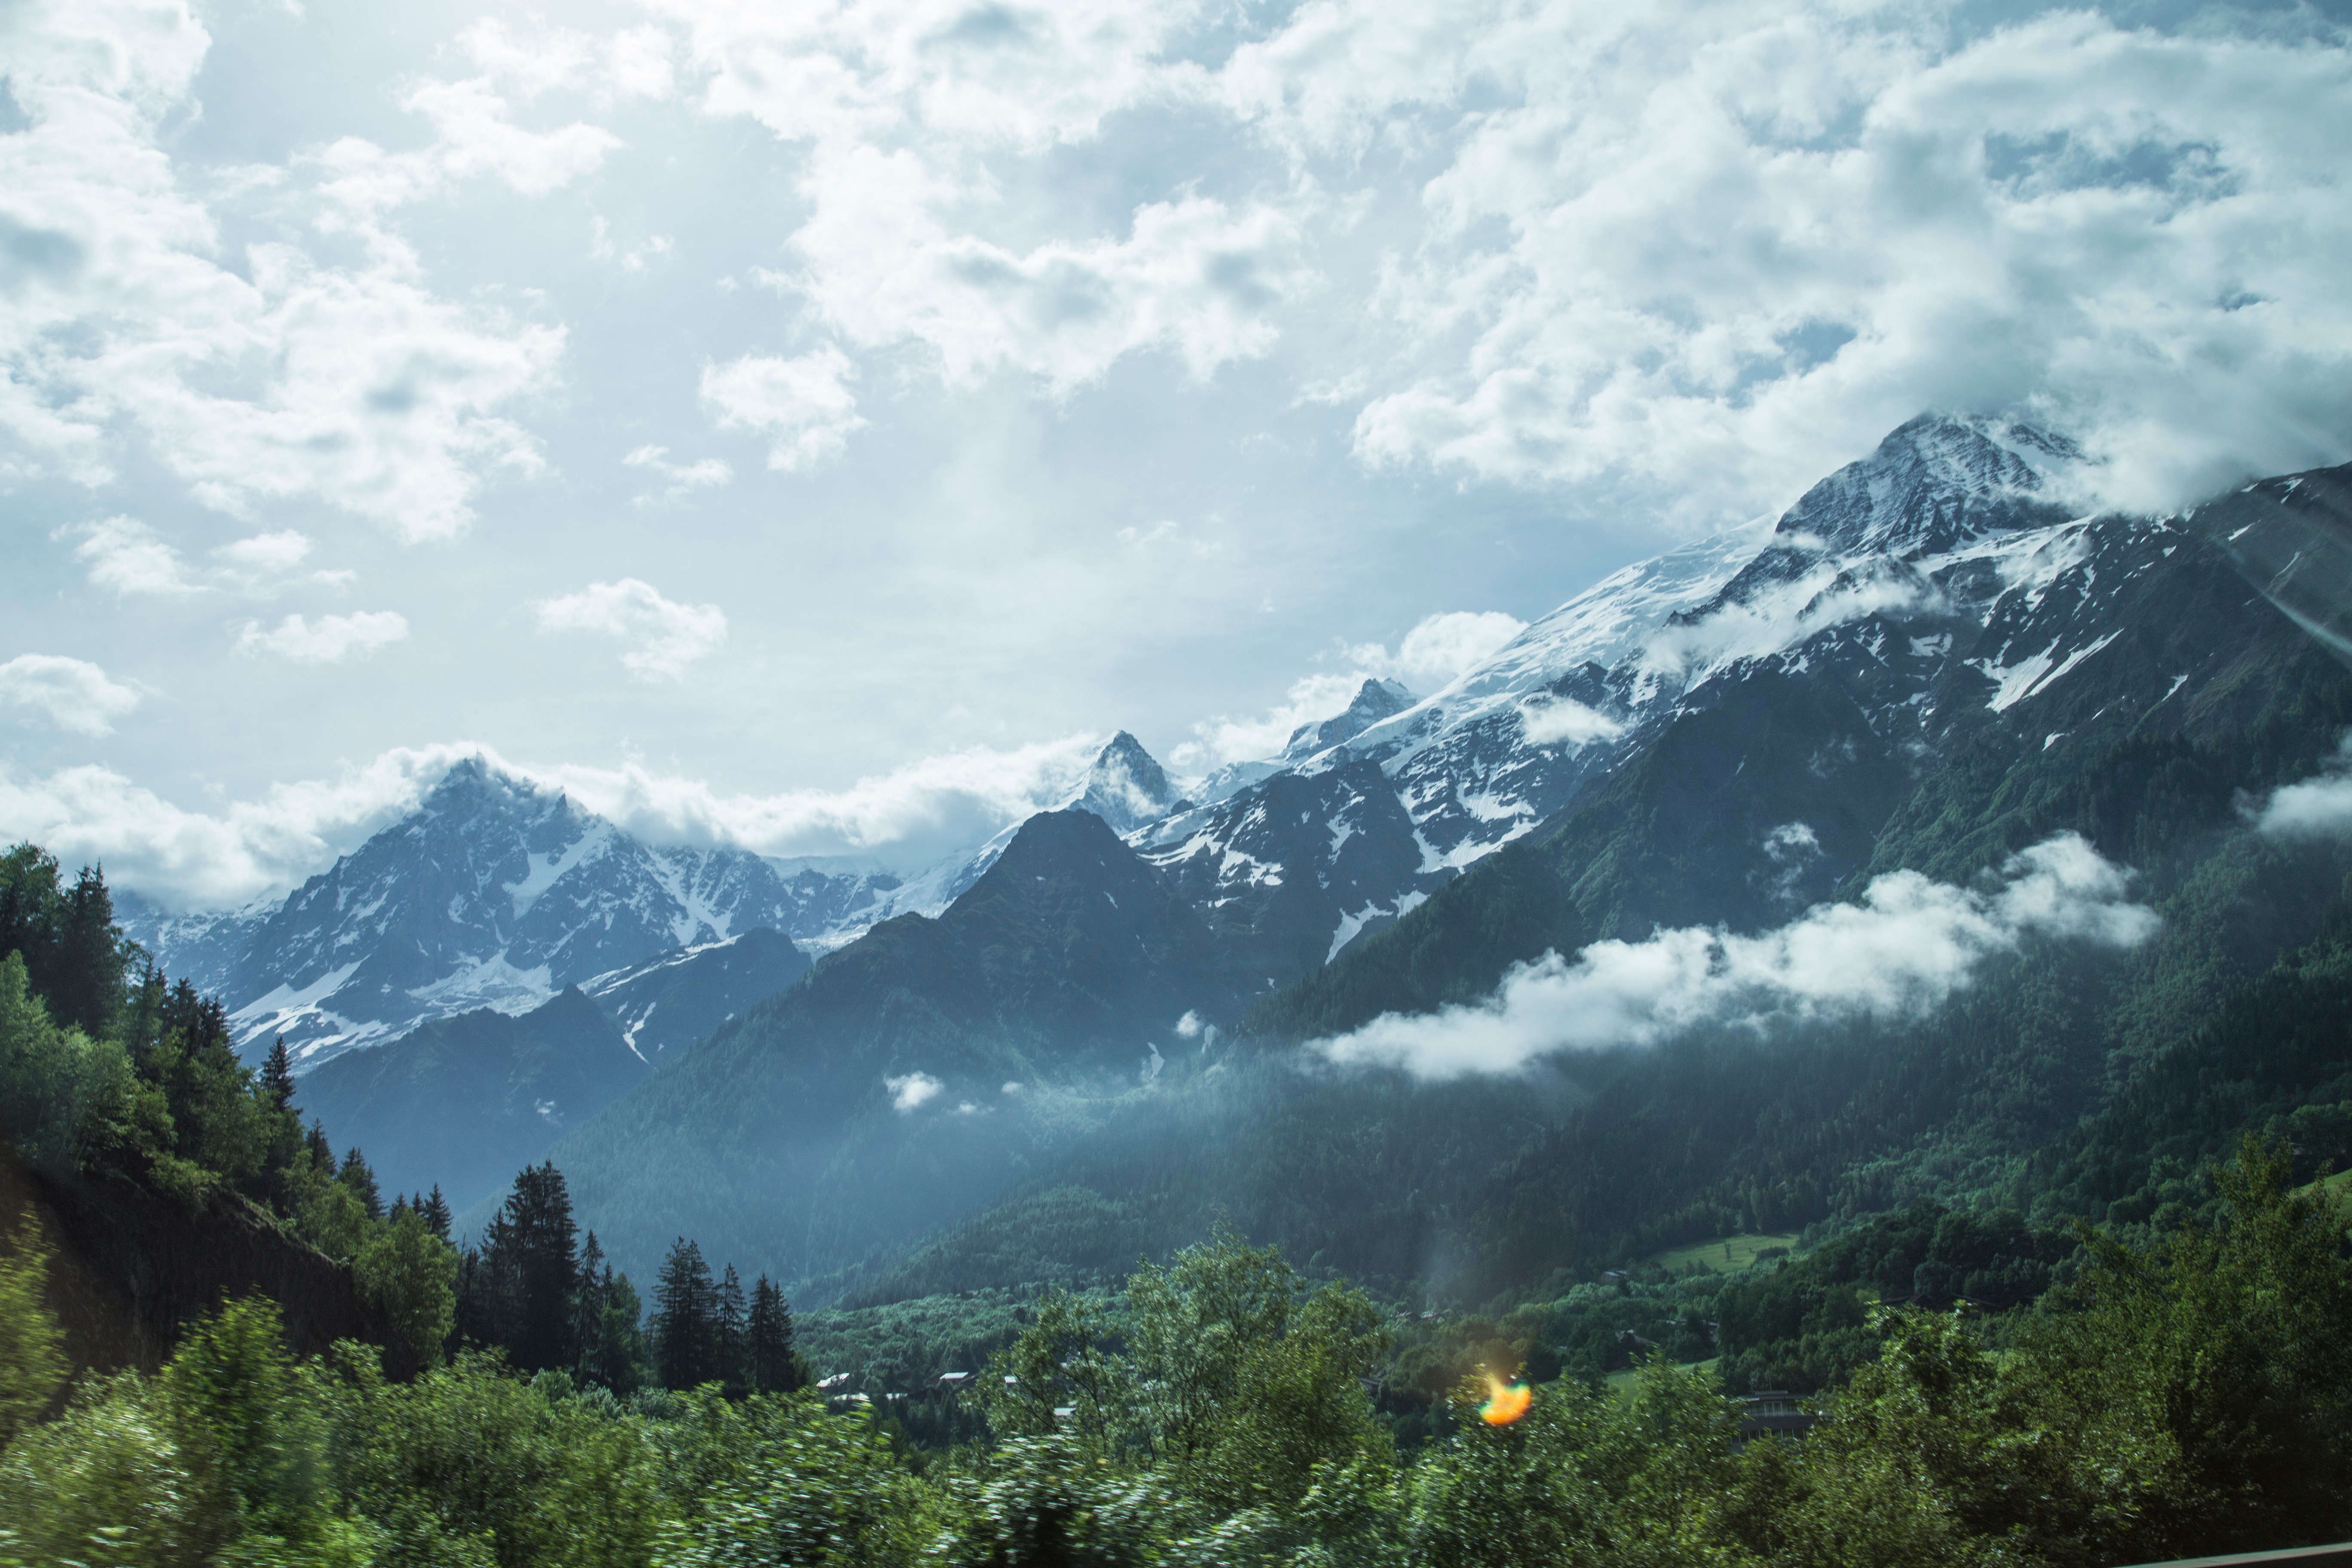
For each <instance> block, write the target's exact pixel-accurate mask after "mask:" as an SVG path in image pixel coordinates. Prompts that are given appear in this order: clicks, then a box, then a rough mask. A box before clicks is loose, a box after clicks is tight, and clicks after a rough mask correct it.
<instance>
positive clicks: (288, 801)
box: [0, 661, 1104, 909]
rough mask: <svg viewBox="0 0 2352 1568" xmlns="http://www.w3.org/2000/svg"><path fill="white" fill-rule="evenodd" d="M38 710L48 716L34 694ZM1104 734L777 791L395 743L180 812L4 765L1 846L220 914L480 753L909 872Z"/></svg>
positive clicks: (565, 785)
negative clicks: (322, 770) (99, 869)
mask: <svg viewBox="0 0 2352 1568" xmlns="http://www.w3.org/2000/svg"><path fill="white" fill-rule="evenodd" d="M68 662H79V661H68ZM88 668H89V670H91V671H96V667H95V666H89V667H88ZM66 674H67V675H68V676H69V677H71V679H74V680H82V679H85V678H84V676H83V675H82V674H80V673H79V672H75V671H68V672H66ZM36 677H39V678H40V679H42V680H48V681H50V682H51V683H54V679H56V677H55V674H54V672H51V674H50V675H47V676H44V675H42V672H41V671H40V669H38V668H34V667H25V668H21V669H20V670H19V673H18V676H17V677H16V678H14V679H17V680H18V681H19V683H20V684H23V685H25V686H26V688H27V689H30V687H31V686H32V685H34V684H36ZM98 678H99V679H104V677H103V672H98ZM108 684H109V685H112V683H111V682H109V683H108ZM117 689H120V688H117ZM133 695H135V694H133ZM101 700H102V701H104V702H110V703H112V704H113V708H112V711H115V712H121V711H127V708H125V707H124V706H123V705H122V702H121V700H120V699H115V698H102V699H101ZM26 701H27V702H32V701H33V699H31V698H29V697H28V698H26ZM37 705H39V706H41V707H42V709H43V710H44V711H47V710H48V700H47V698H46V697H44V698H42V699H40V700H39V702H38V704H37ZM68 711H77V710H72V709H68ZM1103 739H1104V738H1103V737H1102V736H1101V735H1099V734H1078V735H1068V736H1064V737H1062V738H1060V739H1058V740H1054V741H1047V742H1039V743H1037V744H1035V745H1030V746H1022V747H1016V748H1013V749H1009V750H1004V751H992V750H988V749H985V748H977V747H976V748H972V749H970V750H966V751H961V752H940V753H938V754H936V755H933V756H929V757H922V758H919V759H917V760H915V761H913V762H910V763H906V764H904V765H903V766H900V767H898V768H895V769H892V770H890V771H888V772H887V773H874V774H870V775H868V776H866V777H864V778H860V779H857V780H856V781H855V782H853V783H851V784H848V785H847V786H845V787H844V788H841V789H834V790H815V789H808V790H787V791H782V792H780V793H778V794H774V795H749V794H730V793H727V792H725V791H721V790H719V789H715V788H713V787H712V786H711V784H709V782H708V781H707V780H703V779H699V778H695V777H691V776H688V775H685V774H679V773H657V772H656V771H655V770H653V769H651V768H649V767H647V766H646V764H645V763H644V762H643V761H642V760H640V759H637V758H635V757H632V758H629V759H627V760H625V761H624V762H623V763H620V764H619V765H617V766H592V765H587V764H581V763H571V764H564V765H560V766H553V767H540V766H532V765H526V764H522V763H513V762H509V761H508V760H507V759H505V758H503V757H500V756H499V754H498V753H497V752H495V751H493V750H492V749H490V748H488V747H487V746H483V745H480V744H478V743H476V742H468V741H453V742H444V743H440V744H436V745H430V746H421V747H395V748H394V749H392V750H390V751H387V752H383V753H381V754H380V755H378V756H377V757H375V758H374V759H373V761H370V762H368V763H362V764H360V765H357V766H352V767H347V768H344V769H342V770H341V772H340V773H338V774H337V775H336V776H334V777H332V778H329V779H312V780H305V781H300V782H297V783H293V784H273V785H271V786H270V787H269V788H268V790H266V791H264V792H262V793H261V794H260V795H257V796H256V797H254V798H252V799H248V800H239V801H231V802H227V803H225V804H222V805H217V806H215V807H214V808H213V809H212V810H209V811H191V810H188V809H186V808H184V807H183V806H181V805H176V804H174V803H173V802H172V801H170V800H167V799H165V798H163V796H162V795H157V794H156V793H155V792H154V791H153V790H151V789H149V788H147V787H145V786H144V785H142V784H138V783H136V782H134V781H133V780H132V779H131V778H129V777H127V776H126V775H124V774H123V773H120V772H118V771H116V770H115V769H112V768H108V767H101V766H79V767H68V768H60V769H58V770H57V771H56V772H54V773H48V774H47V775H35V774H29V773H18V772H16V770H13V769H11V768H9V767H8V766H6V765H5V763H0V839H5V840H6V841H10V842H13V841H15V840H16V839H19V838H28V839H31V840H32V841H34V842H35V843H37V844H40V845H42V846H43V847H46V848H47V849H48V850H49V851H50V852H51V853H53V854H55V855H58V857H60V858H64V859H66V860H68V862H71V863H75V864H79V863H83V862H87V861H91V860H98V861H103V862H104V863H105V866H106V870H107V877H108V879H109V880H110V881H111V882H113V883H115V884H116V885H118V886H121V887H128V888H131V889H136V890H137V891H139V892H142V893H144V894H146V895H148V896H149V897H151V898H153V899H155V900H158V901H160V902H162V903H164V904H167V905H169V906H171V907H173V908H175V909H203V908H215V909H216V908H222V907H226V906H228V905H233V904H237V903H241V902H243V901H245V900H249V899H252V898H254V897H256V896H257V895H260V894H265V893H267V894H271V895H273V896H274V895H275V894H277V893H278V892H280V891H283V890H284V889H287V888H289V887H291V886H292V885H293V884H295V883H297V882H299V881H300V880H301V879H303V878H304V877H307V876H309V875H310V874H311V873H313V872H315V871H319V870H322V869H324V868H326V867H327V865H328V864H330V863H331V861H332V860H333V859H334V858H335V856H336V855H337V854H338V853H339V852H341V851H342V850H346V849H349V848H352V847H355V846H356V845H357V844H358V843H359V841H360V840H361V838H362V837H364V836H365V835H366V834H368V833H371V832H373V831H374V830H375V829H377V828H379V827H381V826H384V825H385V824H386V823H388V822H390V821H392V820H393V819H394V818H395V817H397V816H399V815H400V814H401V813H403V812H405V811H410V810H413V809H415V805H416V804H417V803H418V802H419V801H420V800H422V799H423V798H424V797H425V794H426V792H427V791H429V790H430V789H431V788H432V787H433V785H434V784H436V783H438V782H439V781H440V779H441V776H442V774H444V773H446V772H447V771H448V769H449V766H450V764H452V763H457V762H458V761H461V760H463V759H465V758H467V757H474V756H479V757H482V758H483V759H485V760H486V761H488V763H490V765H491V766H493V767H495V768H497V769H499V771H500V772H503V773H509V774H511V775H513V776H515V777H517V778H522V779H528V780H530V781H531V782H532V783H534V784H540V785H541V786H542V787H545V788H549V789H561V790H564V791H567V792H569V793H570V795H572V798H573V799H574V800H576V801H578V802H579V803H580V804H581V805H584V806H586V807H587V808H588V809H589V810H591V811H593V812H596V813H597V814H599V815H600V816H605V817H607V818H609V819H611V820H612V821H613V822H614V823H616V824H618V825H619V826H622V827H624V828H625V829H627V830H628V831H630V832H632V833H635V834H637V835H639V836H640V837H645V838H647V839H650V840H652V841H654V842H656V843H696V844H731V845H735V846H737V847H741V848H746V849H751V850H753V851H756V852H758V853H761V854H768V855H777V856H812V857H819V858H823V857H831V856H843V855H848V856H855V857H857V858H859V859H860V860H861V861H867V860H872V859H875V858H883V859H886V860H887V863H889V864H890V865H891V866H893V867H894V868H897V869H899V870H913V869H918V868H920V867H921V866H922V865H925V864H928V863H929V861H931V860H934V859H936V858H939V857H940V856H942V855H945V854H947V853H949V852H950V851H951V850H955V849H959V848H961V847H969V846H970V845H971V844H973V843H975V842H978V841H979V840H981V839H983V838H985V837H988V836H989V835H990V834H992V833H994V832H995V831H997V830H998V829H999V828H1002V827H1004V826H1008V825H1010V824H1012V823H1015V822H1019V821H1021V820H1023V819H1024V818H1025V817H1027V816H1030V815H1031V814H1032V813H1034V812H1037V811H1041V810H1045V809H1046V808H1048V807H1051V806H1053V805H1058V804H1059V803H1060V802H1061V801H1063V800H1066V799H1067V798H1068V797H1069V795H1070V794H1071V793H1072V792H1073V791H1074V790H1075V789H1076V787H1077V785H1078V783H1079V781H1080V780H1081V779H1083V778H1084V777H1085V775H1086V772H1087V766H1088V764H1090V763H1092V762H1093V760H1094V757H1095V754H1096V752H1098V751H1100V750H1101V749H1102V744H1103Z"/></svg>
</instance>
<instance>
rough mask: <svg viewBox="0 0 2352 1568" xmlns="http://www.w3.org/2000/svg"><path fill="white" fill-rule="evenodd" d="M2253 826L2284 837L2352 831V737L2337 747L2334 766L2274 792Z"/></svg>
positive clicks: (2326, 835) (2332, 835)
mask: <svg viewBox="0 0 2352 1568" xmlns="http://www.w3.org/2000/svg"><path fill="white" fill-rule="evenodd" d="M2254 826H2256V827H2257V828H2259V829H2260V830H2261V831H2263V832H2264V833H2268V834H2273V835H2276V836H2277V837H2282V838H2323V837H2327V838H2334V837H2344V836H2345V835H2347V834H2352V736H2347V737H2346V739H2345V742H2344V744H2343V745H2341V746H2339V747H2338V748H2337V749H2336V756H2335V759H2334V762H2333V765H2331V766H2330V767H2328V768H2327V769H2326V771H2325V772H2323V773H2318V774H2317V775H2315V776H2314V777H2312V778H2307V779H2305V780H2304V781H2303V782H2302V783H2300V784H2284V785H2282V786H2281V787H2279V788H2278V789H2276V790H2274V791H2273V792H2272V794H2271V797H2270V799H2269V800H2267V801H2265V802H2263V806H2262V809H2261V811H2260V812H2259V813H2258V814H2257V815H2256V816H2255V817H2254Z"/></svg>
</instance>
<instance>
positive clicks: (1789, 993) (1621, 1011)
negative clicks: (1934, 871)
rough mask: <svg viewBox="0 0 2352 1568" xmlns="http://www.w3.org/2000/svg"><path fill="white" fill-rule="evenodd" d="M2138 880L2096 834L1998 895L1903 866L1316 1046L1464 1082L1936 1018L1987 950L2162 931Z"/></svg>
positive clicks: (2070, 842)
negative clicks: (1841, 889)
mask: <svg viewBox="0 0 2352 1568" xmlns="http://www.w3.org/2000/svg"><path fill="white" fill-rule="evenodd" d="M2128 881H2129V876H2128V873H2127V872H2126V871H2125V870H2124V869H2123V868H2120V867H2117V866H2115V865H2113V864H2110V863H2109V862H2108V861H2106V860H2105V859H2103V858H2101V857H2100V856H2099V854H2098V852H2097V851H2096V850H2095V849H2093V848H2092V847H2090V845H2089V844H2088V843H2086V842H2085V841H2084V840H2083V839H2082V838H2080V837H2076V836H2075V835H2074V834H2071V833H2068V834H2061V835H2059V836H2058V837H2053V838H2048V839H2044V840H2043V841H2042V842H2041V843H2040V844H2037V845H2034V846H2033V847H2031V848H2029V849H2026V850H2024V851H2022V852H2021V853H2020V854H2018V855H2016V856H2014V857H2012V858H2011V859H2010V861H2009V862H2008V863H2007V864H2006V865H2005V866H2004V867H2002V868H2001V874H2000V887H1999V888H1998V889H1995V890H1990V891H1980V890H1978V889H1969V888H1956V887H1952V886H1950V885H1948V884H1946V883H1941V882H1934V881H1930V880H1929V879H1927V878H1926V877H1923V876H1921V875H1919V874H1918V873H1917V872H1916V871H1896V872H1891V873H1888V874H1887V875H1885V876H1881V877H1876V878H1874V879H1872V880H1871V883H1870V886H1869V887H1868V888H1867V889H1865V890H1864V893H1863V896H1862V901H1861V902H1860V903H1859V904H1821V905H1816V906H1815V907H1814V908H1812V909H1811V910H1807V911H1806V912H1805V913H1804V914H1803V915H1801V916H1800V917H1799V918H1798V919H1797V920H1795V921H1791V922H1790V923H1789V924H1788V925H1785V926H1781V927H1780V928H1778V929H1777V930H1773V931H1766V932H1763V933H1762V934H1760V935H1757V936H1735V935H1732V934H1730V933H1728V932H1726V931H1710V930H1706V929H1703V928H1698V927H1691V928H1686V929H1684V930H1679V931H1659V932H1658V933H1656V934H1655V935H1654V936H1652V937H1650V938H1649V939H1648V940H1646V941H1643V942H1595V943H1593V944H1592V945H1591V947H1588V948H1586V949H1585V950H1584V951H1583V952H1580V953H1579V954H1578V955H1577V956H1576V957H1575V958H1574V959H1573V960H1570V959H1566V958H1563V957H1561V956H1560V955H1559V954H1558V953H1556V952H1554V953H1546V954H1545V955H1544V956H1543V957H1542V958H1539V959H1538V960H1536V961H1535V962H1534V963H1524V964H1519V965H1517V966H1515V967H1514V968H1513V969H1512V970H1511V972H1510V973H1508V974H1507V975H1505V976H1504V979H1503V983H1502V984H1501V986H1500V987H1499V988H1498V989H1497V990H1496V994H1494V996H1493V997H1491V998H1490V999H1489V1000H1487V1001H1486V1003H1484V1004H1481V1005H1477V1006H1451V1007H1446V1008H1443V1009H1441V1010H1440V1011H1438V1012H1436V1013H1434V1014H1428V1015H1423V1016H1411V1017H1408V1016H1402V1015H1400V1014H1394V1013H1387V1014H1383V1015H1381V1016H1380V1017H1378V1018H1376V1019H1374V1020H1373V1021H1372V1022H1371V1023H1370V1024H1367V1025H1365V1026H1363V1027H1362V1028H1360V1029H1357V1030H1355V1031H1354V1032H1352V1033H1350V1034H1347V1035H1343V1036H1340V1037H1338V1038H1336V1039H1327V1040H1320V1041H1318V1042H1316V1043H1315V1045H1314V1046H1313V1047H1311V1048H1312V1049H1314V1050H1315V1051H1317V1052H1318V1053H1319V1054H1320V1055H1322V1056H1324V1057H1325V1058H1328V1059H1329V1060H1331V1061H1333V1062H1336V1063H1339V1064H1342V1065H1363V1066H1382V1067H1395V1068H1404V1069H1405V1070H1406V1071H1408V1072H1410V1073H1412V1074H1413V1075H1414V1076H1415V1077H1418V1078H1423V1079H1454V1078H1461V1077H1464V1076H1466V1075H1469V1074H1473V1073H1508V1072H1515V1071H1517V1070H1519V1069H1520V1068H1524V1067H1526V1066H1527V1065H1528V1063H1530V1062H1532V1061H1534V1060H1536V1059H1537V1058H1539V1057H1543V1056H1548V1055H1549V1054H1551V1053H1553V1052H1556V1051H1565V1050H1601V1049H1607V1048H1609V1047H1622V1046H1650V1045H1655V1044H1657V1043H1658V1042H1660V1041H1662V1040H1665V1039H1669V1038H1672V1037H1675V1036H1679V1035H1684V1034H1687V1033H1689V1032H1691V1031H1692V1030H1695V1029H1698V1028H1702V1027H1708V1026H1712V1027H1716V1028H1763V1027H1767V1026H1773V1025H1777V1024H1786V1023H1806V1022H1813V1021H1820V1020H1832V1019H1840V1018H1850V1017H1856V1016H1864V1015H1870V1016H1878V1017H1882V1018H1906V1017H1921V1016H1926V1015H1927V1014H1928V1013H1929V1012H1931V1011H1933V1010H1934V1009H1935V1008H1936V1007H1937V1005H1940V1004H1941V1003H1942V1002H1943V1001H1944V1000H1945V999H1946V998H1947V997H1948V996H1950V995H1951V994H1953V993H1954V992H1956V991H1958V990H1960V989H1962V988H1964V987H1965V986H1967V985H1968V984H1970V983H1971V982H1972V981H1973V979H1974V978H1975V976H1976V973H1977V971H1978V970H1979V967H1980V966H1981V965H1982V964H1983V963H1984V961H1985V960H1986V959H1988V958H1990V957H1991V956H1993V955H1994V954H1997V953H2002V952H2013V951H2015V950H2016V949H2017V948H2018V947H2019V946H2020V945H2021V944H2022V943H2023V942H2026V941H2027V940H2028V939H2030V938H2068V939H2073V940H2076V941H2083V942H2097V943H2101V944H2105V945H2108V946H2115V947H2129V946H2133V945H2136V944H2137V943H2138V942H2144V941H2146V940H2147V937H2148V936H2150V935H2151V934H2153V933H2154V931H2155V930H2156V926H2157V918H2156V916H2155V914H2154V913H2153V912H2151V911H2150V910H2147V908H2146V907H2145V906H2143V905H2139V904H2135V903H2132V902H2130V901H2129V899H2128Z"/></svg>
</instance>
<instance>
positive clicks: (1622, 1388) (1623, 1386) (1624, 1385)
mask: <svg viewBox="0 0 2352 1568" xmlns="http://www.w3.org/2000/svg"><path fill="white" fill-rule="evenodd" d="M1721 1359H1722V1358H1721V1357H1719V1356H1709V1357H1707V1358H1706V1360H1705V1361H1686V1362H1684V1363H1681V1367H1680V1370H1682V1371H1684V1372H1713V1371H1714V1370H1715V1364H1716V1363H1717V1361H1719V1360H1721ZM1636 1375H1638V1374H1637V1373H1636V1371H1635V1369H1634V1368H1633V1367H1630V1366H1629V1367H1627V1368H1626V1369H1625V1370H1624V1371H1622V1372H1612V1373H1610V1374H1609V1375H1608V1376H1607V1377H1604V1378H1602V1379H1601V1382H1602V1383H1603V1384H1607V1385H1608V1389H1609V1392H1610V1393H1612V1394H1615V1395H1616V1396H1617V1397H1618V1398H1620V1399H1631V1398H1633V1379H1634V1377H1635V1376H1636Z"/></svg>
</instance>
